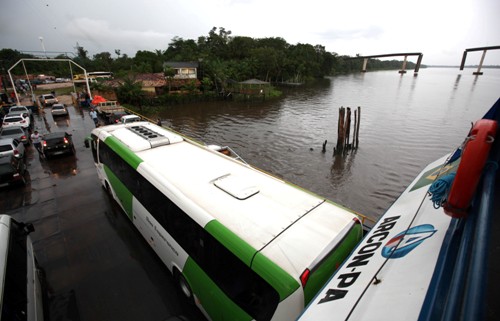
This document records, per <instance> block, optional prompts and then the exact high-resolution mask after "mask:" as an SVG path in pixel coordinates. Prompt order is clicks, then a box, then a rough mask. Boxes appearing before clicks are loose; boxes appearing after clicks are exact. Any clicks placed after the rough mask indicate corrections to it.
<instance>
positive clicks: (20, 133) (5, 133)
mask: <svg viewBox="0 0 500 321" xmlns="http://www.w3.org/2000/svg"><path fill="white" fill-rule="evenodd" d="M1 138H16V139H17V140H19V141H20V142H22V143H23V144H24V145H29V143H30V140H29V135H28V133H27V132H26V129H24V128H22V127H21V126H12V127H6V128H2V129H1V130H0V139H1Z"/></svg>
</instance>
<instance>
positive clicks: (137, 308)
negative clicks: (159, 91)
mask: <svg viewBox="0 0 500 321" xmlns="http://www.w3.org/2000/svg"><path fill="white" fill-rule="evenodd" d="M68 110H69V113H70V115H69V117H66V118H64V117H63V118H60V119H56V120H54V119H53V118H52V115H51V114H50V108H47V109H46V112H45V114H43V113H38V114H37V113H35V115H34V118H35V129H37V130H38V131H39V132H41V133H42V134H44V133H47V132H49V131H52V132H54V131H67V132H69V133H72V135H73V141H74V144H75V147H76V155H75V156H62V155H61V156H60V157H54V158H52V159H49V160H44V159H40V158H39V157H38V154H37V152H36V151H35V150H34V148H33V147H32V146H31V145H30V146H28V147H27V163H28V173H27V174H26V178H27V185H26V186H24V187H9V188H1V189H0V195H1V197H0V212H1V213H6V214H9V215H12V216H13V217H14V218H15V219H17V220H20V221H24V222H32V223H33V224H34V226H35V232H33V233H32V234H31V237H32V239H33V241H34V248H35V255H36V256H37V258H38V262H39V264H40V265H41V266H42V268H43V269H44V270H45V272H46V278H47V283H48V292H49V298H50V300H49V302H50V304H49V305H50V309H49V314H50V317H51V320H82V321H84V320H92V321H95V320H174V319H175V318H173V317H174V316H184V317H186V318H187V319H189V320H191V321H194V320H204V317H203V316H202V315H201V313H200V312H199V311H198V309H197V308H195V307H193V306H190V305H189V303H187V302H186V301H184V300H183V299H182V296H181V295H180V294H179V293H178V292H177V290H176V287H175V286H174V283H173V279H172V277H171V276H170V273H169V272H168V270H167V268H166V267H165V266H164V265H163V264H162V263H161V261H160V260H159V259H158V258H157V256H156V255H155V253H154V252H153V250H152V249H150V248H149V247H148V245H147V243H146V241H145V240H144V239H143V238H142V236H141V235H140V234H139V232H138V231H137V230H136V229H135V227H134V226H133V225H132V224H131V222H130V221H129V220H128V219H127V218H126V216H125V215H124V214H123V213H122V212H121V209H120V208H119V207H118V206H117V205H116V203H114V202H113V201H112V200H110V199H109V198H108V196H107V194H106V193H105V191H104V189H103V188H102V187H101V185H100V182H99V180H98V177H97V173H96V170H95V167H94V164H93V160H92V154H91V151H90V150H89V149H87V148H85V146H84V138H85V136H87V135H88V134H89V133H90V131H91V130H92V128H94V124H93V122H92V120H91V119H90V117H89V115H88V110H87V109H85V108H82V109H80V108H78V107H73V106H69V107H68Z"/></svg>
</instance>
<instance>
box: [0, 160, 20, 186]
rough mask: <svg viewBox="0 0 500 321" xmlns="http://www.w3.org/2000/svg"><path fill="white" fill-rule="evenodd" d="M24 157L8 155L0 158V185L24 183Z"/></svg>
mask: <svg viewBox="0 0 500 321" xmlns="http://www.w3.org/2000/svg"><path fill="white" fill-rule="evenodd" d="M25 172H26V164H25V162H24V158H19V157H15V156H14V155H10V156H7V157H1V158H0V187H3V186H7V185H14V184H23V185H24V184H26V179H25V177H24V174H25Z"/></svg>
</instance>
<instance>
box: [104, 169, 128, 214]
mask: <svg viewBox="0 0 500 321" xmlns="http://www.w3.org/2000/svg"><path fill="white" fill-rule="evenodd" d="M103 167H104V171H105V172H106V177H107V178H108V180H109V183H110V184H111V188H112V189H113V192H114V195H115V199H116V201H117V202H118V203H120V205H121V207H122V208H123V210H124V211H125V213H126V214H127V216H128V218H129V219H130V220H131V221H133V212H132V199H133V195H132V193H130V191H129V190H128V189H127V188H126V187H125V185H123V183H122V182H121V181H120V180H119V179H118V178H117V177H116V176H115V174H113V172H112V171H111V170H110V169H109V168H108V167H107V166H106V165H104V166H103Z"/></svg>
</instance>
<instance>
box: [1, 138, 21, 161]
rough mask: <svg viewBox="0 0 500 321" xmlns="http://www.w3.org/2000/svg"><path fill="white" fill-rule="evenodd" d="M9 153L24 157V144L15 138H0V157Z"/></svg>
mask: <svg viewBox="0 0 500 321" xmlns="http://www.w3.org/2000/svg"><path fill="white" fill-rule="evenodd" d="M10 155H14V156H16V157H19V158H24V157H25V149H24V144H23V143H21V142H20V141H19V140H17V139H16V138H0V158H3V157H5V156H10Z"/></svg>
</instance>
